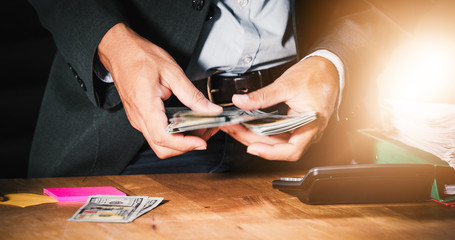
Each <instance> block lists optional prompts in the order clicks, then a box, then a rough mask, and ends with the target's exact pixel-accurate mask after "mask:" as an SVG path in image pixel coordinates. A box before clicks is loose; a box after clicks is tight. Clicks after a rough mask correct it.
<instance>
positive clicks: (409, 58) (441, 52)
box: [378, 39, 455, 103]
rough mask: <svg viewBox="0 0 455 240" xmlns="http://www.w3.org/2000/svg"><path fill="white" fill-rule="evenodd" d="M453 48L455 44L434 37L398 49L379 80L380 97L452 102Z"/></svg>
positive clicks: (454, 77) (454, 55)
mask: <svg viewBox="0 0 455 240" xmlns="http://www.w3.org/2000/svg"><path fill="white" fill-rule="evenodd" d="M454 49H455V46H454V44H452V43H448V42H445V41H443V40H434V39H433V40H431V41H430V40H425V41H423V40H419V41H413V42H410V43H408V44H406V45H403V46H401V47H399V48H397V49H396V51H395V52H394V54H393V55H392V57H391V59H390V62H389V65H388V66H387V68H386V69H385V71H384V72H383V73H382V74H381V76H380V77H379V79H378V84H379V87H380V96H381V98H382V99H384V98H393V99H402V100H410V101H428V102H445V103H450V102H455V101H454V97H453V93H452V90H453V89H454V86H455V84H454V82H455V54H454V53H455V51H454Z"/></svg>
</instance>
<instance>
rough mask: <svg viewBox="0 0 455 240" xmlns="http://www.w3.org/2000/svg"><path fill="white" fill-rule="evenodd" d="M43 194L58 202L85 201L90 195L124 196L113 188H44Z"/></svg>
mask: <svg viewBox="0 0 455 240" xmlns="http://www.w3.org/2000/svg"><path fill="white" fill-rule="evenodd" d="M43 192H44V193H45V194H47V195H49V196H51V197H53V198H55V199H56V200H57V201H59V202H65V201H87V199H88V197H89V196H91V195H118V196H126V194H125V193H124V192H122V191H119V190H118V189H116V188H114V187H72V188H44V189H43Z"/></svg>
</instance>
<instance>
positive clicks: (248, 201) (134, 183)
mask: <svg viewBox="0 0 455 240" xmlns="http://www.w3.org/2000/svg"><path fill="white" fill-rule="evenodd" d="M280 176H281V175H277V174H254V175H232V174H175V175H173V174H169V175H167V174H166V175H135V176H104V177H88V178H42V179H6V180H0V193H2V194H8V193H36V194H41V193H42V191H43V188H51V187H81V186H114V187H116V188H118V189H119V190H121V191H123V192H125V193H127V194H128V195H145V196H152V197H163V198H164V199H165V200H164V203H162V204H161V205H160V206H158V207H157V208H155V209H153V210H152V211H150V212H148V213H147V214H145V215H143V216H142V217H140V218H138V219H136V220H135V221H134V222H132V223H93V222H69V221H67V220H66V219H68V218H70V217H71V216H72V215H73V214H74V213H75V212H76V210H77V209H78V208H79V207H81V206H82V205H83V203H82V202H77V203H65V204H63V203H46V204H42V205H37V206H30V207H26V208H20V207H14V206H6V205H0V238H1V239H84V238H85V239H331V240H332V239H413V240H414V239H437V240H442V239H455V208H450V207H445V206H443V205H439V204H437V203H433V202H422V203H400V204H357V205H307V204H304V203H302V202H300V201H299V200H298V199H297V198H295V197H293V196H290V195H287V194H285V193H282V192H280V191H278V190H276V189H273V188H272V180H274V179H277V178H278V177H280ZM89 237H90V238H89Z"/></svg>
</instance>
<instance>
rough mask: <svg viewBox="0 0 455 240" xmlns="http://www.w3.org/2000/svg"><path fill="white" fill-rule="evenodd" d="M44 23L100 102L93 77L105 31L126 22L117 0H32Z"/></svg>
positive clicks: (92, 98) (90, 93)
mask: <svg viewBox="0 0 455 240" xmlns="http://www.w3.org/2000/svg"><path fill="white" fill-rule="evenodd" d="M29 2H30V3H31V4H32V5H33V7H34V8H35V10H36V11H37V13H38V16H39V18H40V21H41V23H42V25H43V26H44V27H45V28H46V29H48V30H49V31H50V32H51V34H52V36H53V38H54V41H55V44H56V46H57V48H58V50H59V52H60V54H61V55H62V56H63V57H64V58H65V60H66V62H67V63H68V67H69V68H70V69H71V71H73V73H74V75H75V77H76V78H78V81H79V83H80V84H81V87H82V88H83V89H84V90H85V91H86V93H87V95H88V97H89V99H90V101H91V102H92V103H94V104H96V105H98V106H99V104H100V103H99V99H98V96H97V93H96V90H95V86H94V81H93V62H94V57H95V53H96V50H97V47H98V44H99V42H100V41H101V39H102V37H103V36H104V34H105V33H106V32H107V31H108V30H109V29H110V28H111V27H113V26H114V25H115V24H117V23H119V22H124V23H126V20H125V18H124V17H123V15H122V14H121V12H120V11H119V9H122V8H121V6H120V3H119V1H116V0H90V1H83V0H79V1H60V0H29Z"/></svg>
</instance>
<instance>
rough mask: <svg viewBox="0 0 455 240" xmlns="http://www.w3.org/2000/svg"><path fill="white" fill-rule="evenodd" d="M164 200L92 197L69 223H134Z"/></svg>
mask: <svg viewBox="0 0 455 240" xmlns="http://www.w3.org/2000/svg"><path fill="white" fill-rule="evenodd" d="M162 200H163V198H161V197H147V196H113V195H92V196H90V197H89V199H88V200H87V202H86V203H85V204H84V206H82V207H81V208H79V210H77V212H76V213H75V214H74V215H73V216H72V217H71V218H69V219H68V221H76V222H123V223H127V222H132V221H133V220H134V219H136V218H138V217H140V216H142V215H143V214H145V213H147V212H148V211H150V210H152V209H153V208H155V207H156V206H158V205H159V204H160V203H161V201H162Z"/></svg>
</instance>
